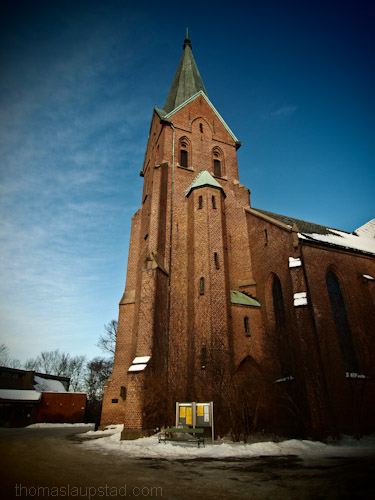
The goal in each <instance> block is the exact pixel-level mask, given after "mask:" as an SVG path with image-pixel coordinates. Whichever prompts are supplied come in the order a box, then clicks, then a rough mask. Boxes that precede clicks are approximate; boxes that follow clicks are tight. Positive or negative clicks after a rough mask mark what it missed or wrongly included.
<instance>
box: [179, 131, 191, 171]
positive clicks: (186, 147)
mask: <svg viewBox="0 0 375 500" xmlns="http://www.w3.org/2000/svg"><path fill="white" fill-rule="evenodd" d="M189 151H190V143H189V141H188V139H187V138H186V137H183V138H182V139H180V166H181V167H185V168H188V167H189V160H190V158H189V157H190V154H189Z"/></svg>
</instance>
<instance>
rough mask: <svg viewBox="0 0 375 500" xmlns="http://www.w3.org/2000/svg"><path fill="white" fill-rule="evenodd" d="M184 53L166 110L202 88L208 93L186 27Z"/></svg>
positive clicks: (168, 111)
mask: <svg viewBox="0 0 375 500" xmlns="http://www.w3.org/2000/svg"><path fill="white" fill-rule="evenodd" d="M183 49H184V51H183V53H182V57H181V60H180V64H179V65H178V68H177V71H176V74H175V76H174V79H173V82H172V85H171V88H170V89H169V93H168V96H167V99H166V101H165V104H164V111H165V112H166V113H170V112H171V111H172V110H174V109H175V108H177V106H179V105H180V104H182V103H183V102H185V101H186V100H187V99H189V97H191V96H193V95H194V94H196V93H197V92H199V91H200V90H203V92H204V93H205V94H206V95H207V92H206V89H205V88H204V85H203V81H202V78H201V75H200V74H199V70H198V67H197V64H196V62H195V60H194V56H193V53H192V51H191V41H190V38H189V32H188V30H187V29H186V38H185V40H184V45H183Z"/></svg>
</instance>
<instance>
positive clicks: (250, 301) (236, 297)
mask: <svg viewBox="0 0 375 500" xmlns="http://www.w3.org/2000/svg"><path fill="white" fill-rule="evenodd" d="M230 301H231V302H232V304H239V305H241V306H253V307H260V306H261V305H262V304H261V303H260V302H259V300H257V299H254V298H253V297H249V296H248V295H246V294H245V293H242V292H238V291H237V290H231V291H230Z"/></svg>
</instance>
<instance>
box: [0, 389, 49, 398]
mask: <svg viewBox="0 0 375 500" xmlns="http://www.w3.org/2000/svg"><path fill="white" fill-rule="evenodd" d="M41 396H42V395H41V393H40V392H37V391H33V390H24V389H0V399H10V400H12V401H39V399H40V398H41Z"/></svg>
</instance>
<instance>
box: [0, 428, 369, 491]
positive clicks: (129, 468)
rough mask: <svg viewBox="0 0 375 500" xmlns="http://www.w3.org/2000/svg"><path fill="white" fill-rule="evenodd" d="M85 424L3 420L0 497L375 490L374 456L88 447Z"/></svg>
mask: <svg viewBox="0 0 375 500" xmlns="http://www.w3.org/2000/svg"><path fill="white" fill-rule="evenodd" d="M86 430H87V429H79V428H76V427H75V428H73V429H68V430H67V429H65V428H60V429H46V428H45V429H5V428H0V471H1V472H0V474H1V498H79V499H88V498H96V499H97V498H101V499H110V498H122V499H123V498H126V499H136V498H137V499H141V498H164V499H168V500H201V499H202V500H203V499H204V500H211V499H212V500H221V499H233V500H241V499H249V500H266V499H269V500H271V499H272V500H305V499H306V500H319V499H321V500H323V499H324V500H327V499H328V500H329V499H332V500H333V499H334V500H349V499H350V500H352V499H354V498H355V499H361V500H364V499H366V500H367V499H371V500H372V499H373V498H375V486H374V484H375V476H374V472H375V457H372V458H368V457H367V458H355V459H353V458H351V459H347V458H346V459H345V458H334V459H329V458H327V459H319V460H316V459H314V460H309V461H302V460H300V459H299V458H297V457H261V458H255V459H254V458H252V459H231V460H207V459H204V460H201V459H199V460H175V461H169V460H163V459H148V460H146V459H134V458H127V457H124V456H122V455H118V454H108V455H105V454H103V453H102V452H100V451H99V450H98V451H91V450H90V451H88V450H87V449H85V448H84V447H83V446H82V439H81V437H80V436H79V435H78V434H79V433H81V432H85V431H86Z"/></svg>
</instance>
